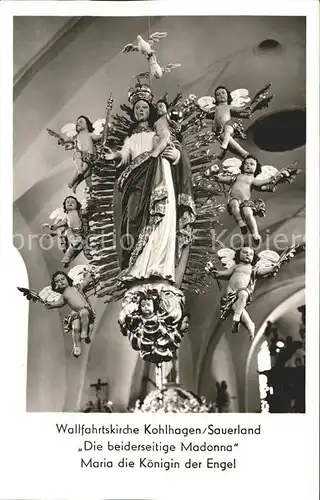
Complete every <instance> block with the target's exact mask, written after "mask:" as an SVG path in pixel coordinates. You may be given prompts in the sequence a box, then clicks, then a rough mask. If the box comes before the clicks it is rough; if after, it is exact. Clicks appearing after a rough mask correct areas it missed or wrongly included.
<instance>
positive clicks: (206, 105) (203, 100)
mask: <svg viewBox="0 0 320 500" xmlns="http://www.w3.org/2000/svg"><path fill="white" fill-rule="evenodd" d="M197 104H198V106H199V108H200V109H201V111H204V112H205V113H213V112H214V110H215V107H216V103H215V99H214V97H210V96H204V97H200V99H198V101H197Z"/></svg>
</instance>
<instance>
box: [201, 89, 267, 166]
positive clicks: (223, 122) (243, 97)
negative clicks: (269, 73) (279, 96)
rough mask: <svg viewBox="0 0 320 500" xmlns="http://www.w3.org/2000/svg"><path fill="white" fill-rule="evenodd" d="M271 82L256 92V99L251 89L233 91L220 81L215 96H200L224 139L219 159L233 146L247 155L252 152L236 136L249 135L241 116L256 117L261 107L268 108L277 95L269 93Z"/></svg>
mask: <svg viewBox="0 0 320 500" xmlns="http://www.w3.org/2000/svg"><path fill="white" fill-rule="evenodd" d="M270 87H271V83H269V84H268V85H266V86H265V87H264V88H263V89H261V90H259V92H257V93H256V95H255V96H254V98H253V99H251V98H250V96H249V91H248V90H247V89H236V90H233V91H232V92H230V91H229V90H228V89H227V88H226V87H224V86H222V85H219V86H218V87H217V88H216V89H215V91H214V97H210V96H204V97H200V99H198V106H199V108H200V109H201V111H204V112H205V113H207V116H208V118H211V119H212V120H213V126H212V130H213V132H214V133H215V136H216V138H217V139H218V140H219V142H220V143H221V146H220V148H221V153H220V155H219V157H218V158H219V159H220V160H222V159H223V158H224V157H225V155H226V152H227V150H228V149H229V148H232V150H233V151H234V152H235V153H236V154H238V155H239V156H240V157H242V158H244V157H246V156H247V155H248V154H249V153H248V151H246V150H245V149H244V148H243V147H242V146H240V144H239V143H238V142H237V141H236V139H242V140H245V139H246V134H245V132H244V128H243V123H242V120H241V118H252V115H253V113H255V112H256V111H258V110H259V109H263V108H267V107H268V105H269V103H270V101H271V100H272V98H273V95H269V90H270Z"/></svg>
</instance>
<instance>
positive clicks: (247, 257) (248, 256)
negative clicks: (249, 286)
mask: <svg viewBox="0 0 320 500" xmlns="http://www.w3.org/2000/svg"><path fill="white" fill-rule="evenodd" d="M258 258H259V257H258V256H257V254H256V253H255V251H254V250H253V248H251V247H248V246H246V247H242V248H238V250H237V251H236V253H235V257H234V260H235V263H236V264H240V262H242V263H244V264H252V265H253V266H254V265H255V264H256V262H257V260H258Z"/></svg>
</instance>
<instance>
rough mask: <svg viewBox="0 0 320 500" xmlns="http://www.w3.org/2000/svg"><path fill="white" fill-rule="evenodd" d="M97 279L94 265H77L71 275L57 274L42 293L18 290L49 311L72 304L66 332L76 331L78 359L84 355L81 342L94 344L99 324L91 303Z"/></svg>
mask: <svg viewBox="0 0 320 500" xmlns="http://www.w3.org/2000/svg"><path fill="white" fill-rule="evenodd" d="M96 278H97V275H96V270H95V268H94V267H93V266H83V265H79V266H75V267H74V268H72V269H71V270H70V271H69V273H68V274H66V273H65V272H63V271H56V272H55V273H54V274H53V275H52V278H51V285H49V286H46V287H45V288H43V289H42V290H41V291H40V292H39V293H37V292H35V291H34V290H29V289H28V288H22V287H18V290H19V291H20V292H21V293H22V294H23V295H24V297H26V299H27V300H30V301H32V302H40V304H42V305H44V306H45V307H46V309H56V308H60V307H63V306H65V305H68V306H69V308H70V309H71V313H70V314H69V315H68V316H67V317H66V318H65V319H64V332H65V333H66V334H67V333H68V332H69V331H72V340H73V350H72V354H73V356H74V357H75V358H78V357H79V356H80V355H81V342H82V340H84V341H85V342H86V343H87V344H90V342H91V336H92V331H93V326H94V321H95V312H94V310H93V309H92V307H91V304H90V302H89V300H88V295H89V292H90V290H91V289H92V285H93V282H94V281H95V279H96Z"/></svg>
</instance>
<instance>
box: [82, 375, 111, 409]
mask: <svg viewBox="0 0 320 500" xmlns="http://www.w3.org/2000/svg"><path fill="white" fill-rule="evenodd" d="M108 386H109V384H108V382H101V378H98V380H97V382H96V383H95V384H90V387H93V388H94V389H95V390H96V398H97V399H96V404H93V402H92V401H89V402H88V403H87V404H86V408H85V410H84V413H91V412H94V413H100V412H101V413H112V412H113V409H112V402H111V401H109V400H108ZM104 387H105V388H106V390H105V395H104V396H103V397H101V390H102V389H103V388H104Z"/></svg>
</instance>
